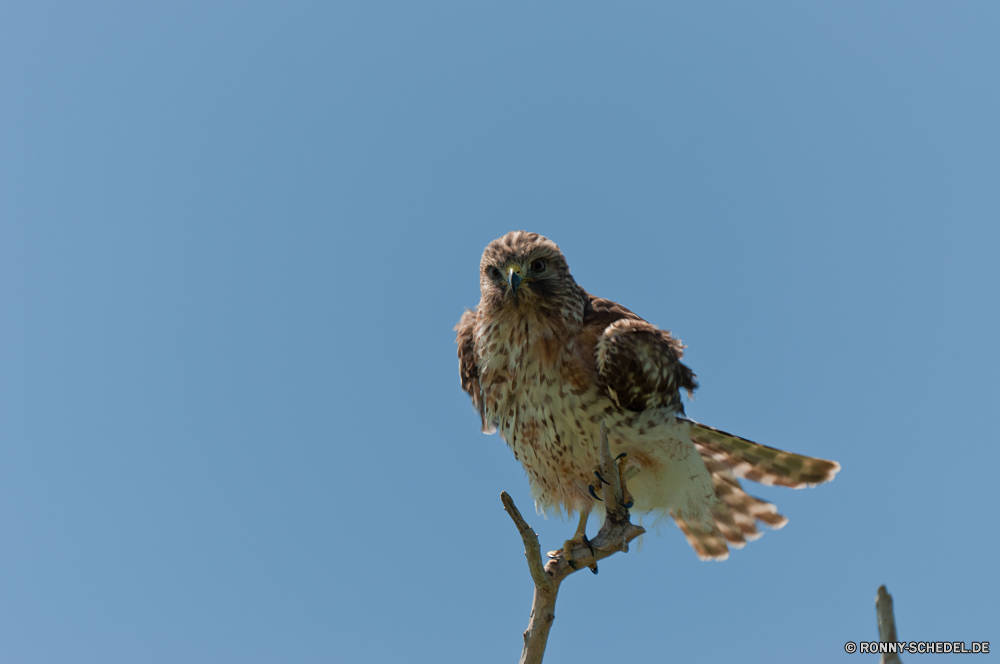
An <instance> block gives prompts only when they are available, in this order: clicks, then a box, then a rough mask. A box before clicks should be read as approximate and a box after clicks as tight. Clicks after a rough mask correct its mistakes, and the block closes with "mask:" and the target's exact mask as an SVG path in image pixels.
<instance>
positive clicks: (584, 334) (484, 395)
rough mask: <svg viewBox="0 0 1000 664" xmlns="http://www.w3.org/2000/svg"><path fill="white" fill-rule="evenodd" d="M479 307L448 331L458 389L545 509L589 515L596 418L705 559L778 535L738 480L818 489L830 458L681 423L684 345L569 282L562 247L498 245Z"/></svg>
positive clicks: (643, 505) (517, 238) (640, 501)
mask: <svg viewBox="0 0 1000 664" xmlns="http://www.w3.org/2000/svg"><path fill="white" fill-rule="evenodd" d="M480 290H481V298H480V302H479V305H478V307H476V308H475V309H472V310H467V311H466V312H465V313H464V314H463V315H462V318H461V320H460V321H459V323H458V325H457V326H456V327H455V329H456V331H457V333H458V335H457V339H456V341H457V343H458V358H459V371H460V374H461V379H462V389H463V390H465V391H466V392H467V393H468V394H469V396H470V397H471V398H472V403H473V405H474V406H475V408H476V409H477V411H478V412H479V414H480V418H481V421H482V430H483V431H484V432H486V433H493V432H494V431H496V430H497V429H499V431H500V435H501V436H502V437H503V439H504V440H505V441H506V442H507V444H508V445H509V446H510V448H511V449H512V450H513V452H514V456H515V457H516V458H517V459H518V460H519V461H521V463H522V465H523V466H524V469H525V472H526V473H527V475H528V479H529V482H530V484H531V489H532V494H533V496H534V498H535V501H536V504H537V505H538V507H539V508H541V509H543V510H565V511H567V512H580V513H584V514H585V513H586V512H588V511H589V510H590V508H591V507H592V505H593V498H592V497H591V496H590V493H589V490H588V487H589V486H590V485H591V484H593V483H594V475H593V473H592V471H593V469H594V467H595V466H596V465H597V461H598V444H599V440H600V423H601V420H602V419H603V420H605V421H606V422H607V425H608V434H609V442H610V446H611V451H612V454H615V455H617V454H619V453H620V452H627V453H628V455H629V456H628V460H629V466H628V473H629V476H630V479H629V488H630V490H631V492H632V495H633V497H634V499H635V506H634V509H635V510H638V511H642V512H654V513H659V514H664V515H666V514H669V515H670V516H672V517H673V518H674V520H675V521H676V522H677V524H678V526H680V528H681V530H682V531H683V532H684V534H685V535H686V537H687V539H688V542H690V544H691V546H692V547H693V548H694V549H695V551H696V552H697V554H698V555H699V557H701V558H716V559H723V558H725V557H727V556H728V554H729V548H728V546H729V545H732V546H736V547H742V546H743V545H744V544H745V543H746V542H747V541H748V540H753V539H756V538H757V537H759V536H760V534H761V533H760V531H758V530H757V525H756V522H757V521H761V522H763V523H766V524H767V525H769V526H771V527H772V528H780V527H781V526H783V525H784V524H785V523H786V522H787V519H785V517H783V516H781V515H780V514H778V513H777V510H776V508H775V507H774V505H772V504H770V503H768V502H765V501H763V500H759V499H757V498H754V497H752V496H749V495H747V494H746V493H745V492H744V491H743V489H742V487H741V486H740V483H739V480H738V479H737V478H746V479H752V480H755V481H758V482H761V483H763V484H775V485H779V486H788V487H794V488H799V487H803V486H812V485H815V484H819V483H822V482H826V481H828V480H830V479H832V478H833V476H834V474H836V472H837V471H838V470H839V469H840V466H839V465H838V464H837V463H836V462H833V461H825V460H822V459H814V458H811V457H806V456H801V455H798V454H792V453H790V452H782V451H781V450H776V449H774V448H771V447H766V446H764V445H758V444H757V443H753V442H751V441H748V440H745V439H742V438H739V437H736V436H732V435H730V434H727V433H725V432H722V431H718V430H716V429H712V428H711V427H707V426H704V425H702V424H698V423H696V422H694V421H692V420H690V419H687V418H686V417H685V416H684V407H683V404H682V403H681V397H680V391H681V390H686V391H687V392H688V393H689V394H690V393H691V392H692V391H693V390H694V389H695V388H696V387H697V383H696V382H695V375H694V373H692V372H691V370H690V369H689V368H688V367H687V366H685V365H684V364H683V363H682V362H681V359H682V357H683V348H684V346H683V345H681V343H680V341H679V340H677V339H674V338H673V337H672V336H671V335H670V333H669V332H667V331H665V330H660V329H658V328H656V327H655V326H653V325H651V324H650V323H648V322H646V321H645V320H643V319H642V318H640V317H639V316H637V315H636V314H634V313H632V312H631V311H629V310H628V309H626V308H624V307H622V306H621V305H619V304H616V303H614V302H611V301H609V300H603V299H601V298H597V297H594V296H592V295H590V294H588V293H587V292H586V291H584V290H583V289H582V288H580V286H578V285H577V284H576V282H575V281H574V279H573V277H572V276H571V275H570V272H569V267H568V266H567V264H566V260H565V258H564V257H563V255H562V253H561V252H560V251H559V248H558V247H557V246H556V245H555V244H554V243H553V242H551V241H550V240H548V239H546V238H544V237H542V236H540V235H537V234H535V233H527V232H524V231H515V232H513V233H508V234H507V235H505V236H503V237H502V238H499V239H497V240H494V241H493V242H491V243H490V244H489V246H487V247H486V250H485V251H484V252H483V257H482V261H481V264H480Z"/></svg>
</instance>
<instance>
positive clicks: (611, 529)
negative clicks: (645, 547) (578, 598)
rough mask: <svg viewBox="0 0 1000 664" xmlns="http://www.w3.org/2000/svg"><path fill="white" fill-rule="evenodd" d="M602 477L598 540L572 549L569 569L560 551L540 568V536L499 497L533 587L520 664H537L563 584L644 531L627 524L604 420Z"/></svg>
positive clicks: (625, 490) (510, 502) (508, 499)
mask: <svg viewBox="0 0 1000 664" xmlns="http://www.w3.org/2000/svg"><path fill="white" fill-rule="evenodd" d="M601 475H602V476H603V477H605V478H606V479H608V480H609V485H608V486H606V487H605V489H604V492H603V495H604V508H605V512H606V516H605V519H604V525H603V526H601V530H600V531H599V532H598V533H597V537H595V538H594V539H592V540H590V547H588V546H587V545H586V544H580V545H577V547H576V548H574V549H573V556H572V557H573V564H572V565H571V564H570V563H569V562H568V561H567V560H566V559H565V558H564V557H563V554H562V552H561V551H559V552H555V553H553V554H549V555H550V557H551V558H552V559H551V560H549V562H548V563H547V564H545V565H544V566H543V565H542V554H541V549H540V547H539V545H538V536H537V535H536V534H535V531H534V530H532V529H531V526H529V525H528V524H527V523H526V522H525V520H524V518H522V517H521V513H520V512H519V511H518V510H517V507H516V506H515V505H514V501H513V500H511V497H510V496H509V495H507V492H506V491H504V492H503V493H501V494H500V500H501V501H502V502H503V506H504V509H505V510H507V514H509V515H510V518H511V519H512V520H513V521H514V525H516V526H517V530H518V532H519V533H520V534H521V539H522V540H524V556H525V557H526V558H527V559H528V570H529V571H530V572H531V579H532V581H534V583H535V594H534V597H533V599H532V602H531V617H530V619H529V620H528V629H526V630H525V631H524V649H523V650H522V651H521V664H541V661H542V657H543V656H544V655H545V646H546V644H547V643H548V639H549V630H550V629H551V628H552V621H554V620H555V617H556V616H555V607H556V597H557V596H558V594H559V585H560V584H561V583H562V582H563V580H564V579H565V578H566V577H568V576H569V575H570V574H572V573H573V572H577V571H579V570H581V569H583V568H584V567H590V566H592V565H593V566H595V569H596V564H597V561H598V560H603V559H604V558H607V557H608V556H610V555H613V554H615V553H617V552H619V551H628V545H629V542H631V541H632V540H634V539H635V538H636V537H638V536H639V535H641V534H643V533H644V532H646V531H645V529H643V528H642V526H637V525H635V524H633V523H632V522H631V520H630V517H629V512H628V508H627V507H626V506H625V505H626V504H628V500H626V496H628V487H627V486H625V480H624V478H621V477H620V475H619V472H618V467H617V465H616V460H615V459H613V458H612V457H611V450H610V449H609V448H608V430H607V427H606V426H605V425H604V422H603V421H602V422H601ZM591 547H592V548H593V553H592V552H591Z"/></svg>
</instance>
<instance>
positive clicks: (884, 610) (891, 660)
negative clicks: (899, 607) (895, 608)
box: [875, 586, 902, 664]
mask: <svg viewBox="0 0 1000 664" xmlns="http://www.w3.org/2000/svg"><path fill="white" fill-rule="evenodd" d="M875 614H876V615H877V616H878V640H879V641H880V642H882V643H896V642H897V641H898V640H899V639H898V638H897V635H896V617H895V616H894V615H893V612H892V595H890V594H889V591H888V590H886V589H885V586H879V587H878V597H877V598H876V599H875ZM882 664H902V660H901V659H900V658H899V655H898V654H897V653H894V652H889V653H882Z"/></svg>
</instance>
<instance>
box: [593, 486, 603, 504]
mask: <svg viewBox="0 0 1000 664" xmlns="http://www.w3.org/2000/svg"><path fill="white" fill-rule="evenodd" d="M590 495H591V496H593V497H594V500H599V501H601V502H602V503H603V502H604V499H603V498H598V497H597V494H596V493H594V485H593V484H591V485H590Z"/></svg>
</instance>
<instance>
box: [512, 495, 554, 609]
mask: <svg viewBox="0 0 1000 664" xmlns="http://www.w3.org/2000/svg"><path fill="white" fill-rule="evenodd" d="M500 500H501V501H502V502H503V508H504V509H505V510H507V514H509V515H510V518H511V519H513V521H514V525H515V526H517V531H518V532H519V533H521V539H522V540H524V557H525V558H527V559H528V570H529V571H530V572H531V580H532V581H534V582H535V586H536V587H540V588H547V589H550V590H551V589H552V582H551V581H550V580H549V576H548V574H546V573H545V567H544V565H543V564H542V549H541V547H540V546H539V544H538V535H536V534H535V531H534V530H532V529H531V526H529V525H528V523H527V522H526V521H525V520H524V518H523V517H522V516H521V513H520V512H519V511H518V510H517V506H516V505H515V504H514V500H513V499H512V498H511V497H510V495H509V494H508V493H507V492H506V491H501V492H500Z"/></svg>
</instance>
